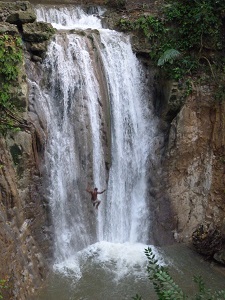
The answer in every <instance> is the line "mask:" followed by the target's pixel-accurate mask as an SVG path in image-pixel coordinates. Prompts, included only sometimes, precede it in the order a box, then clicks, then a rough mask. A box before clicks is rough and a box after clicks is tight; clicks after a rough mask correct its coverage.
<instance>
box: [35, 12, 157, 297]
mask: <svg viewBox="0 0 225 300" xmlns="http://www.w3.org/2000/svg"><path fill="white" fill-rule="evenodd" d="M36 12H37V18H38V20H39V21H45V22H51V23H52V24H53V26H54V27H56V28H57V29H58V30H59V31H58V33H57V34H56V35H55V37H54V39H53V41H52V42H51V43H50V45H49V48H48V52H47V56H46V59H45V60H44V62H43V64H42V69H43V76H44V79H42V80H41V81H40V83H37V82H34V81H31V82H30V90H31V96H32V97H34V98H35V99H37V100H36V101H37V103H36V104H35V105H36V110H37V111H39V115H41V116H40V118H43V116H42V115H44V119H45V123H46V124H47V125H46V127H47V142H46V153H45V164H46V169H45V172H46V175H47V176H46V178H48V180H47V183H46V185H47V189H48V198H49V202H50V206H51V211H52V219H53V225H54V241H55V243H54V249H55V250H54V252H55V265H54V269H55V272H56V273H57V274H63V276H66V277H64V278H69V277H70V278H73V284H74V286H76V288H77V290H79V288H78V282H81V281H82V280H84V278H86V277H88V276H91V274H92V273H93V272H94V273H95V277H96V279H93V277H90V278H91V281H93V282H91V283H90V282H89V285H90V286H91V287H92V288H91V290H92V292H90V291H89V292H87V295H86V296H85V297H84V298H82V297H81V298H79V297H78V296H76V297H77V298H70V296H67V298H65V299H96V300H97V299H108V300H109V299H117V296H118V295H117V293H115V292H114V293H113V294H112V295H110V296H107V297H106V296H103V295H105V293H107V283H106V282H110V285H109V286H110V287H109V289H110V290H111V291H112V290H113V289H114V286H113V285H112V282H114V283H115V281H118V280H120V281H121V280H123V281H124V283H123V284H125V285H126V284H127V283H126V281H127V280H128V278H129V276H130V277H132V278H133V279H132V280H136V279H137V278H139V281H140V282H142V280H143V279H142V278H143V277H145V268H144V267H143V266H145V264H146V259H145V256H144V248H146V244H147V243H149V241H150V240H151V233H150V221H149V220H150V211H149V203H148V197H147V188H148V187H147V183H148V173H149V161H150V160H153V159H154V139H155V136H156V128H157V120H156V118H155V117H154V116H153V113H152V112H151V103H150V99H149V91H148V90H147V88H146V84H145V74H144V72H143V70H142V66H141V64H140V63H139V62H138V60H137V58H136V56H135V55H134V53H133V52H132V49H131V45H130V41H129V37H128V36H125V35H124V34H121V33H118V32H115V31H112V30H107V29H103V28H102V26H101V14H102V13H103V11H102V10H99V9H96V10H95V13H96V15H88V14H87V13H85V12H84V11H83V10H82V9H81V8H74V7H70V8H65V7H64V8H62V7H61V8H58V9H56V8H53V7H52V8H51V7H50V8H49V7H48V8H45V7H37V9H36ZM90 28H91V29H95V31H93V30H90ZM68 29H70V30H71V29H75V31H73V32H71V31H70V32H69V31H66V30H68ZM96 29H98V33H96ZM62 30H63V31H62ZM81 30H82V31H83V33H82V34H81ZM102 85H104V86H105V90H106V92H105V93H102V90H103V87H102ZM104 98H107V99H104ZM104 103H106V104H105V107H106V106H107V105H108V109H109V111H110V139H111V141H110V145H111V153H110V156H111V166H110V169H109V174H108V175H107V171H106V168H105V148H104V144H103V133H102V132H103V131H104V130H103V123H104V122H105V123H106V122H107V120H106V119H107V116H106V111H107V108H104ZM107 103H108V104H107ZM90 161H91V163H90ZM90 172H91V174H92V178H93V183H94V185H95V186H97V187H99V189H103V188H106V187H107V191H106V193H105V194H102V195H100V196H99V198H100V197H101V200H102V201H101V205H100V207H99V210H98V212H97V211H94V210H93V209H92V208H91V209H92V210H91V211H90V206H91V203H90V201H86V198H87V195H86V196H85V192H84V191H85V188H86V184H87V183H88V182H87V177H88V174H90ZM107 176H108V177H107ZM153 249H154V251H155V252H156V253H157V250H156V248H154V247H153ZM87 269H88V270H87ZM88 274H89V275H88ZM143 274H144V275H143ZM60 276H61V275H60ZM60 278H61V277H60ZM99 278H101V280H102V278H105V283H104V284H105V287H104V288H103V290H104V292H101V291H99V292H98V291H96V284H97V286H98V282H99V281H101V280H100V279H99ZM106 278H107V279H106ZM135 278H136V279H135ZM60 280H61V279H60ZM96 282H97V283H96ZM108 284H109V283H108ZM145 285H146V284H145V281H144V286H145ZM117 288H118V291H119V289H120V288H119V287H118V285H117ZM93 290H94V293H95V294H96V293H97V295H98V293H103V295H102V296H100V294H99V296H95V297H94V298H92V296H91V295H92V293H93ZM122 290H123V288H122ZM121 293H123V297H122V298H123V299H130V297H131V296H132V294H131V295H130V294H129V293H128V294H127V292H126V291H125V290H124V291H123V292H122V291H121ZM88 295H89V296H88ZM116 295H117V296H116ZM60 297H61V298H54V299H64V298H62V297H63V296H62V295H61V296H60ZM71 297H72V296H71ZM41 299H44V298H41ZM48 299H50V298H48Z"/></svg>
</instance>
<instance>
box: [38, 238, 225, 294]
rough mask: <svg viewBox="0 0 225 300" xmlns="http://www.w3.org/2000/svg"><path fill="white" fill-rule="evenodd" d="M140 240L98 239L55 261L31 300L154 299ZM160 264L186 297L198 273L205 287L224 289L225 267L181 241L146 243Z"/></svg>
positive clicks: (190, 292)
mask: <svg viewBox="0 0 225 300" xmlns="http://www.w3.org/2000/svg"><path fill="white" fill-rule="evenodd" d="M147 247H148V246H146V245H143V244H130V243H125V244H114V243H108V242H99V243H96V244H94V245H91V246H89V247H88V248H86V249H84V250H82V251H80V252H78V253H77V254H76V255H75V256H74V257H70V258H69V259H68V260H67V261H65V262H63V263H60V264H56V265H55V266H54V272H52V274H51V275H50V276H49V279H48V282H47V286H46V287H45V288H43V289H42V291H40V294H39V295H38V296H36V297H35V298H34V300H118V299H121V300H128V299H132V297H134V296H135V295H136V294H139V295H140V296H142V297H143V299H151V300H154V299H157V296H156V294H155V292H154V289H153V285H152V283H151V282H150V281H149V280H148V277H147V271H146V266H147V259H146V257H145V255H144V249H145V248H147ZM150 247H151V248H152V250H153V252H154V253H155V255H156V257H157V259H158V260H159V262H160V264H164V265H167V266H168V270H169V273H170V274H171V275H172V277H173V279H174V281H175V282H176V283H177V284H178V285H179V286H180V287H181V288H182V289H183V291H184V292H185V293H186V294H187V295H189V296H193V295H195V292H196V291H197V287H196V284H195V283H194V282H193V276H194V275H201V276H202V277H203V280H204V282H205V283H206V287H207V288H210V289H212V290H221V289H225V283H224V282H225V270H224V268H222V267H221V266H219V265H217V264H215V263H212V262H211V263H210V262H207V261H205V260H204V258H202V257H201V256H199V255H198V254H197V253H195V252H194V251H193V250H191V249H190V248H188V247H186V246H184V245H173V246H167V247H163V248H158V247H154V246H150Z"/></svg>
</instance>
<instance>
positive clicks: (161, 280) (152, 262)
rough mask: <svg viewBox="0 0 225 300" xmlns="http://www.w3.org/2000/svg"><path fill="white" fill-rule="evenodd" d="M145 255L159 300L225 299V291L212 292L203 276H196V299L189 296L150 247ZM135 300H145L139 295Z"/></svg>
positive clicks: (149, 274) (149, 276)
mask: <svg viewBox="0 0 225 300" xmlns="http://www.w3.org/2000/svg"><path fill="white" fill-rule="evenodd" d="M145 255H146V257H147V259H148V266H147V272H148V278H149V279H150V280H151V281H152V282H153V286H154V290H155V292H156V294H157V296H158V299H159V300H185V299H195V300H203V299H204V300H221V299H225V290H221V291H216V292H212V291H211V289H207V288H206V286H205V283H204V281H203V279H202V277H201V276H194V279H193V280H194V282H195V283H196V284H197V287H198V292H197V293H196V294H195V296H194V298H192V297H189V296H187V295H186V294H185V293H184V292H183V291H182V289H181V288H180V287H179V286H178V285H177V284H176V283H175V281H174V280H173V278H172V277H171V275H170V274H169V271H168V269H167V268H166V267H164V266H162V265H160V264H159V263H158V260H157V259H156V258H155V255H154V254H153V251H152V249H151V248H150V247H148V248H147V249H145ZM132 299H133V300H143V298H142V297H141V296H139V295H136V296H135V297H133V298H132Z"/></svg>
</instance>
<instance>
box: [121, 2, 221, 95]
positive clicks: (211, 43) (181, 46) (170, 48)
mask: <svg viewBox="0 0 225 300" xmlns="http://www.w3.org/2000/svg"><path fill="white" fill-rule="evenodd" d="M120 26H121V28H122V29H125V30H138V31H139V32H141V33H143V34H144V36H145V37H147V38H148V40H149V43H150V45H151V50H150V57H151V58H152V60H153V61H154V62H155V64H156V65H158V66H159V67H160V68H162V69H163V70H164V71H165V74H166V76H167V77H169V78H172V79H176V80H179V79H181V78H182V77H183V76H187V75H192V76H193V75H194V76H198V74H202V73H203V72H205V73H206V74H207V73H208V76H210V77H212V78H214V79H215V82H217V83H218V78H219V79H221V76H222V74H223V73H224V71H225V56H224V52H225V37H224V36H225V1H224V0H193V1H189V0H179V1H176V0H175V1H174V0H165V5H164V7H163V8H162V12H161V15H160V16H154V15H150V14H146V13H145V14H143V15H142V16H140V17H139V18H138V19H136V20H135V21H129V19H127V18H122V19H121V20H120ZM224 92H225V91H224Z"/></svg>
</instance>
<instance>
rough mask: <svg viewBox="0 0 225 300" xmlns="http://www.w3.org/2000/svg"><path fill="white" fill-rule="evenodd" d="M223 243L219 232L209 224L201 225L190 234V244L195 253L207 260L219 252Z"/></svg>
mask: <svg viewBox="0 0 225 300" xmlns="http://www.w3.org/2000/svg"><path fill="white" fill-rule="evenodd" d="M223 242H224V239H223V236H222V234H221V232H220V230H219V229H217V228H214V227H213V226H211V225H210V224H201V225H200V226H199V227H198V228H197V229H196V230H195V231H194V232H193V234H192V243H193V246H194V248H195V249H196V251H197V252H198V253H200V254H203V255H205V256H207V257H209V258H210V257H213V255H214V254H215V253H216V252H218V251H220V250H221V248H222V245H223Z"/></svg>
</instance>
